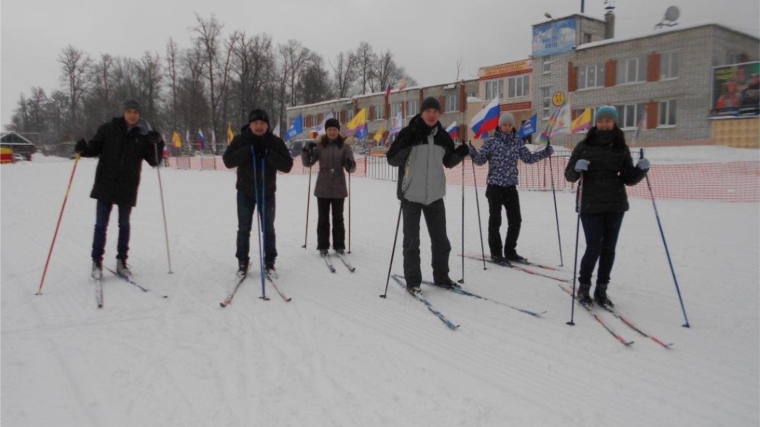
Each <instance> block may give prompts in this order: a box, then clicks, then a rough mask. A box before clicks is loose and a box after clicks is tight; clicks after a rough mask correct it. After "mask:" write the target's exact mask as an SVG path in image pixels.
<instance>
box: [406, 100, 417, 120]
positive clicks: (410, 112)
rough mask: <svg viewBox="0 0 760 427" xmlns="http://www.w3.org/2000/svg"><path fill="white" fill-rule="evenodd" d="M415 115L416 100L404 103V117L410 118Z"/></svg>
mask: <svg viewBox="0 0 760 427" xmlns="http://www.w3.org/2000/svg"><path fill="white" fill-rule="evenodd" d="M416 114H417V100H416V99H415V100H412V101H406V116H407V117H412V116H414V115H416Z"/></svg>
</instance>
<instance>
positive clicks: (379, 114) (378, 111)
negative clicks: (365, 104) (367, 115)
mask: <svg viewBox="0 0 760 427" xmlns="http://www.w3.org/2000/svg"><path fill="white" fill-rule="evenodd" d="M383 113H385V105H375V117H374V119H375V120H385V117H383Z"/></svg>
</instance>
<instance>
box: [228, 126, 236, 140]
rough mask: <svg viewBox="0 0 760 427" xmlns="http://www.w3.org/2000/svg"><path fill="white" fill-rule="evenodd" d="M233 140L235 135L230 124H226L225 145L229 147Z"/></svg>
mask: <svg viewBox="0 0 760 427" xmlns="http://www.w3.org/2000/svg"><path fill="white" fill-rule="evenodd" d="M234 138H235V133H234V132H232V124H231V123H227V145H230V143H232V140H233V139H234Z"/></svg>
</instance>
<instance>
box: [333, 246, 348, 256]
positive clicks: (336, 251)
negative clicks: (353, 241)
mask: <svg viewBox="0 0 760 427" xmlns="http://www.w3.org/2000/svg"><path fill="white" fill-rule="evenodd" d="M335 253H336V254H338V255H340V256H343V255H345V254H346V250H345V249H343V248H340V249H336V250H335Z"/></svg>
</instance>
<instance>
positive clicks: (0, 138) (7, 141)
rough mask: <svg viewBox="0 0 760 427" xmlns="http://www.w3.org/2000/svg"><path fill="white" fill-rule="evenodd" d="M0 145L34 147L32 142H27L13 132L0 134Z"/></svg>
mask: <svg viewBox="0 0 760 427" xmlns="http://www.w3.org/2000/svg"><path fill="white" fill-rule="evenodd" d="M0 143H2V144H3V145H31V146H33V147H36V145H34V143H33V142H32V141H29V140H28V139H26V138H24V137H23V136H21V135H20V134H18V133H16V132H14V131H10V132H3V133H2V134H0Z"/></svg>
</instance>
